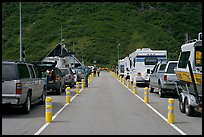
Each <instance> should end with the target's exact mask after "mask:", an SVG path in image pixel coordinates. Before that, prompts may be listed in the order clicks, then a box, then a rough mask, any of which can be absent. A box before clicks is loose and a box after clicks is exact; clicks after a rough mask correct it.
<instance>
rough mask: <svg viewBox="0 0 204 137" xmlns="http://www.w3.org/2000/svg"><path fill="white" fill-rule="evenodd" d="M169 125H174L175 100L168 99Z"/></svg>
mask: <svg viewBox="0 0 204 137" xmlns="http://www.w3.org/2000/svg"><path fill="white" fill-rule="evenodd" d="M168 123H170V124H173V123H174V99H173V98H169V99H168Z"/></svg>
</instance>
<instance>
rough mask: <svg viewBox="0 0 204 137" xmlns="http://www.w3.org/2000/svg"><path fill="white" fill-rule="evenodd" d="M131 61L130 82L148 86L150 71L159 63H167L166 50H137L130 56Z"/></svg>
mask: <svg viewBox="0 0 204 137" xmlns="http://www.w3.org/2000/svg"><path fill="white" fill-rule="evenodd" d="M129 58H130V60H131V63H130V64H131V65H130V66H131V69H130V81H131V82H134V81H136V83H137V84H140V83H141V84H148V83H149V76H150V71H151V70H152V69H153V67H154V65H155V64H156V63H157V62H161V61H164V62H165V61H167V51H166V50H151V49H150V48H142V49H136V51H135V52H133V53H131V54H130V55H129Z"/></svg>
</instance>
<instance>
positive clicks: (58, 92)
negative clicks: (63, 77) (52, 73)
mask: <svg viewBox="0 0 204 137" xmlns="http://www.w3.org/2000/svg"><path fill="white" fill-rule="evenodd" d="M61 93H62V87H61V83H60V86H59V88H58V89H57V94H58V95H61Z"/></svg>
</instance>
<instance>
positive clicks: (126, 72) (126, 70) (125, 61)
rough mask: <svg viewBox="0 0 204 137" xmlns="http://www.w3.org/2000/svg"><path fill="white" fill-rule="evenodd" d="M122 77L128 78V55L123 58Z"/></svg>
mask: <svg viewBox="0 0 204 137" xmlns="http://www.w3.org/2000/svg"><path fill="white" fill-rule="evenodd" d="M124 77H125V79H126V80H127V79H130V59H129V57H125V58H124Z"/></svg>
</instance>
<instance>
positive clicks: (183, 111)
mask: <svg viewBox="0 0 204 137" xmlns="http://www.w3.org/2000/svg"><path fill="white" fill-rule="evenodd" d="M179 109H180V111H181V113H185V106H184V103H182V99H181V97H180V98H179Z"/></svg>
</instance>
